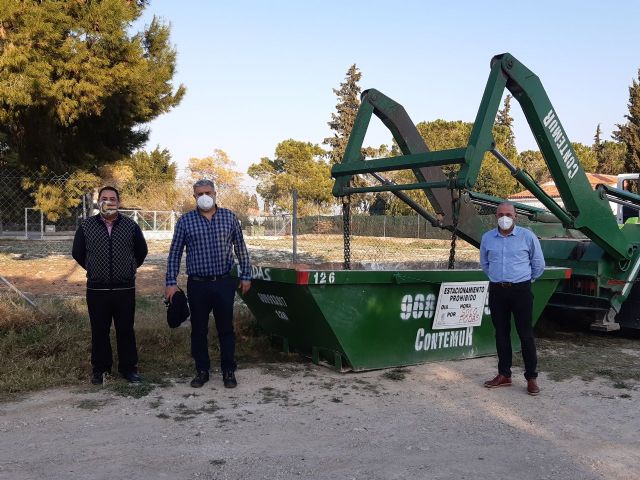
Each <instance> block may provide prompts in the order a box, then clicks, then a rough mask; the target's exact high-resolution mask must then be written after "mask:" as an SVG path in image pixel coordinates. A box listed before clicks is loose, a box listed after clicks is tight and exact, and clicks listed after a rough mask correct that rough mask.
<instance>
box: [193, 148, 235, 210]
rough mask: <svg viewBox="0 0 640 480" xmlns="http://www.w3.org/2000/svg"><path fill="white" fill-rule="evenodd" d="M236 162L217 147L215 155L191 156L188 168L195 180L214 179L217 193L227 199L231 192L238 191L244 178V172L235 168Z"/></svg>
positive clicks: (221, 197)
mask: <svg viewBox="0 0 640 480" xmlns="http://www.w3.org/2000/svg"><path fill="white" fill-rule="evenodd" d="M235 167H236V163H235V162H234V161H233V160H231V158H229V155H227V153H226V152H225V151H224V150H220V149H219V148H216V149H215V150H214V151H213V155H210V156H208V157H204V158H190V159H189V166H188V167H187V170H188V172H189V177H190V179H191V181H192V183H193V182H196V181H197V180H200V179H202V178H207V179H209V180H213V181H214V182H215V184H216V194H217V196H218V197H219V198H220V199H221V200H225V199H226V197H227V196H228V195H230V193H231V192H237V191H238V190H239V189H240V185H241V184H242V180H243V178H242V177H243V173H241V172H238V171H237V170H235Z"/></svg>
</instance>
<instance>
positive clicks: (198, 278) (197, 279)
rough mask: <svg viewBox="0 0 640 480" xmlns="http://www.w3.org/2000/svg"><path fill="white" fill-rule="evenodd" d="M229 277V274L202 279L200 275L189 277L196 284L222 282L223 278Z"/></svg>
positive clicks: (208, 276)
mask: <svg viewBox="0 0 640 480" xmlns="http://www.w3.org/2000/svg"><path fill="white" fill-rule="evenodd" d="M228 276H229V274H228V273H225V274H224V275H207V276H205V277H201V276H198V275H189V277H188V278H189V280H193V281H195V282H215V281H216V280H222V279H223V278H227V277H228Z"/></svg>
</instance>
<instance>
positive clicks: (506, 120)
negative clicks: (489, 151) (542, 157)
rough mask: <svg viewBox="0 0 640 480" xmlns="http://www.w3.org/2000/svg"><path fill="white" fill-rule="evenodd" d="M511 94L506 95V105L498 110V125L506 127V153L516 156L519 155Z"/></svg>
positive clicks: (509, 155)
mask: <svg viewBox="0 0 640 480" xmlns="http://www.w3.org/2000/svg"><path fill="white" fill-rule="evenodd" d="M511 98H513V97H512V96H511V95H509V94H507V96H506V97H504V106H503V107H502V110H499V111H498V114H497V115H496V125H497V126H498V127H503V128H504V129H505V135H506V142H505V148H506V149H507V151H506V152H504V153H505V154H507V156H508V157H512V158H513V157H515V156H516V155H517V150H516V136H515V134H514V133H513V117H512V116H511Z"/></svg>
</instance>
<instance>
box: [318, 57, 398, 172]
mask: <svg viewBox="0 0 640 480" xmlns="http://www.w3.org/2000/svg"><path fill="white" fill-rule="evenodd" d="M361 78H362V73H361V72H360V70H359V69H358V67H356V64H355V63H354V64H353V65H351V67H349V70H347V74H346V76H345V80H344V82H342V83H341V84H340V88H339V89H335V88H334V89H333V93H335V94H336V96H337V97H338V103H337V104H336V113H332V114H331V121H330V122H327V125H329V127H330V128H331V130H333V131H334V132H335V133H334V134H333V136H331V137H327V138H325V139H324V140H323V142H322V143H323V145H328V146H329V148H330V150H329V162H330V164H331V165H335V164H336V163H340V162H341V161H342V157H343V156H344V151H345V150H346V148H347V143H348V142H349V136H350V135H351V130H352V129H353V124H354V123H355V120H356V116H357V115H358V109H359V108H360V91H361V90H360V85H358V82H359V81H360V79H361ZM387 150H388V147H387V146H386V145H380V147H379V148H373V147H364V148H363V149H362V154H363V157H364V158H367V157H368V158H372V157H377V156H380V155H384V154H385V153H387Z"/></svg>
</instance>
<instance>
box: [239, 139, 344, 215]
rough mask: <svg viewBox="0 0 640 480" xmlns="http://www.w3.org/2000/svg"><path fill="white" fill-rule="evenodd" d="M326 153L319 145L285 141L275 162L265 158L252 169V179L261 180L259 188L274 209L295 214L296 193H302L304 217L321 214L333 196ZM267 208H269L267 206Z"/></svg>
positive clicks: (300, 209)
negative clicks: (293, 207)
mask: <svg viewBox="0 0 640 480" xmlns="http://www.w3.org/2000/svg"><path fill="white" fill-rule="evenodd" d="M325 155H326V152H325V151H324V150H323V149H322V148H320V147H319V146H318V145H315V144H312V143H309V142H301V141H298V140H293V139H289V140H284V141H283V142H280V143H279V144H278V146H277V147H276V151H275V158H274V159H273V160H271V159H269V158H267V157H264V158H262V159H260V162H259V163H254V164H253V165H251V166H249V170H248V173H249V176H250V177H252V178H255V179H256V180H258V186H257V188H256V190H257V192H258V193H259V194H260V196H261V197H262V198H263V199H264V200H265V204H266V205H268V206H270V207H271V209H272V210H283V211H287V212H291V209H292V199H291V192H292V190H294V189H295V190H297V191H298V210H299V212H300V215H307V214H309V213H317V211H318V208H325V207H327V206H328V205H329V204H330V203H331V201H332V199H333V197H332V195H331V187H332V185H333V182H332V180H331V175H330V169H329V165H328V164H327V162H326V161H324V160H323V156H325ZM265 209H266V206H265Z"/></svg>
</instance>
